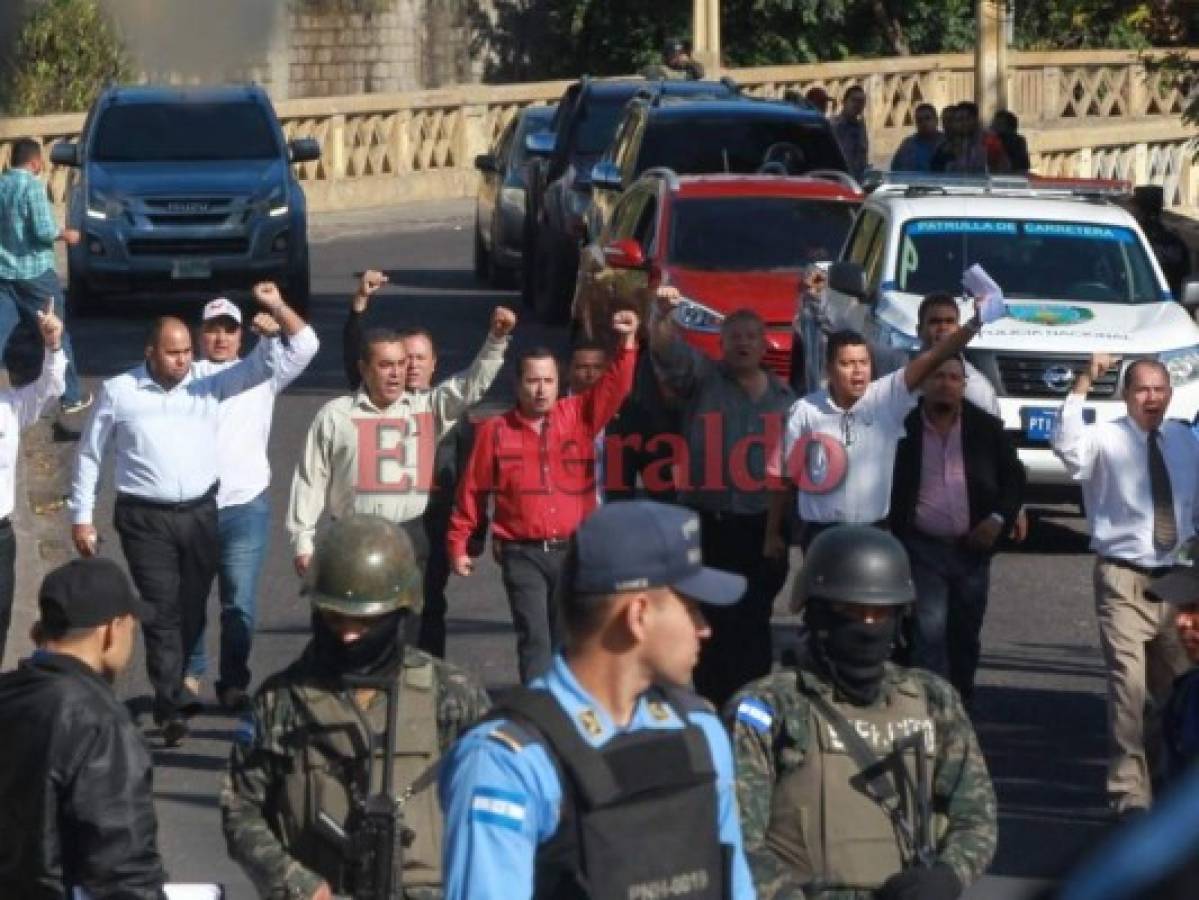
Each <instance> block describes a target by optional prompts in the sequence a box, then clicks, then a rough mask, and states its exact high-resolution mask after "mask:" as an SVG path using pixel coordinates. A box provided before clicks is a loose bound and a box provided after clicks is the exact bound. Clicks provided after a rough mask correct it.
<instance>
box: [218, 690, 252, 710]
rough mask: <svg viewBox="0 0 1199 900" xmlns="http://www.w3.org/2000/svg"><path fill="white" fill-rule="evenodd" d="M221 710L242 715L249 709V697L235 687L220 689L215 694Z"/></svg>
mask: <svg viewBox="0 0 1199 900" xmlns="http://www.w3.org/2000/svg"><path fill="white" fill-rule="evenodd" d="M217 702H219V703H220V704H221V709H223V710H224V711H225V712H230V713H243V712H247V711H248V710H249V709H250V695H249V694H247V693H246V692H245V691H243V690H242V689H241V688H237V687H227V688H222V689H221V690H220V691H219V692H218V693H217Z"/></svg>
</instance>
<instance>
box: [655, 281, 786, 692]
mask: <svg viewBox="0 0 1199 900" xmlns="http://www.w3.org/2000/svg"><path fill="white" fill-rule="evenodd" d="M680 299H681V297H680V294H679V292H678V290H677V289H675V288H673V287H663V288H660V289H659V290H658V297H657V308H656V314H655V317H654V321H653V324H652V325H651V328H650V349H651V351H652V353H653V359H654V363H655V364H656V365H657V366H658V370H659V376H660V378H661V379H662V382H663V384H664V385H665V387H666V388H667V389H668V390H669V391H671V392H672V393H673V394H674V395H675V396H677V397H678V398H680V400H681V401H682V404H683V412H682V428H681V429H680V433H681V434H682V440H683V442H685V447H686V453H685V454H684V455H685V457H686V459H678V460H676V462H678V463H680V464H679V465H677V466H676V470H675V474H676V477H677V478H678V480H679V483H678V484H677V485H676V486H677V488H678V496H679V503H681V504H683V505H685V506H688V507H690V508H691V509H694V510H695V511H696V512H698V513H699V516H700V522H701V523H702V529H701V534H702V535H703V554H704V559H705V560H707V561H709V562H711V563H712V565H714V566H716V567H717V568H721V569H727V570H729V571H732V572H737V573H738V574H740V575H744V576H745V578H746V581H747V583H748V586H747V587H746V591H745V596H744V597H743V599H742V601H741V603H740V604H738V605H737V606H736V607H735V608H734V607H729V608H727V609H725V608H707V607H705V608H704V616H705V617H706V618H707V619H708V622H709V624H710V625H711V626H712V638H711V639H710V640H709V641H708V642H707V643H706V644H705V645H704V646H703V648H702V650H701V651H700V657H699V665H698V666H697V667H696V669H695V688H696V690H697V691H699V692H700V693H701V694H703V695H704V696H705V697H707V698H708V699H709V700H711V701H712V702H713V703H715V704H716V705H717V706H719V705H721V704H722V703H724V701H725V700H726V699H728V697H730V696H731V695H732V694H733V692H734V691H736V690H737V689H738V688H740V687H741V686H742V685H744V684H746V683H748V682H750V681H752V680H753V679H755V678H759V677H761V676H762V675H765V674H766V673H767V672H769V671H770V663H771V646H770V612H771V607H772V606H773V604H774V597H775V595H776V594H777V593H778V592H779V591H780V590H781V589H782V586H783V582H785V581H786V579H787V557H786V555H785V554H783V555H781V556H779V557H771V558H767V557H766V556H765V555H764V554H763V546H764V543H765V536H766V511H767V508H768V499H769V494H768V492H767V490H766V477H767V473H766V457H767V448H768V447H769V446H774V445H777V443H778V442H779V441H780V439H781V436H782V423H783V419H784V416H785V415H786V412H787V410H788V408H790V406H791V404H792V403H793V402H794V400H795V396H794V395H793V394H792V393H791V389H790V388H789V387H787V385H785V384H784V383H783V382H782V381H780V380H779V379H778V378H776V377H775V376H774V375H773V374H772V373H770V372H769V371H767V370H766V369H765V368H763V367H762V357H763V356H764V355H765V353H766V333H765V326H764V325H763V323H762V319H761V317H760V316H759V315H758V314H757V313H756V312H754V311H753V310H749V309H742V310H738V311H737V312H734V313H732V314H731V315H729V316H728V317H727V318H726V319H725V320H724V321H723V322H722V323H721V329H720V348H721V359H720V360H719V361H716V360H712V359H709V358H708V357H707V356H705V355H704V354H703V353H701V352H699V351H698V350H696V349H695V348H693V347H691V346H689V345H687V344H686V343H684V342H683V340H682V339H681V337H680V336H679V334H678V330H677V326H676V324H675V320H674V314H673V313H674V308H675V306H676V305H677V304H678V302H679V300H680ZM646 437H647V439H648V438H649V436H646ZM647 449H653V448H647ZM713 452H715V453H718V454H719V458H715V459H714V458H712V457H713ZM648 486H649V485H647V487H648Z"/></svg>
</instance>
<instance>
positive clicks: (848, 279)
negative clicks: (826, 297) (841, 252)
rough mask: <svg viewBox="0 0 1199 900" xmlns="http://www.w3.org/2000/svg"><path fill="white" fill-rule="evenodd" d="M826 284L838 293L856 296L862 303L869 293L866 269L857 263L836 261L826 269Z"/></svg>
mask: <svg viewBox="0 0 1199 900" xmlns="http://www.w3.org/2000/svg"><path fill="white" fill-rule="evenodd" d="M828 286H829V287H830V288H832V289H833V290H834V291H836V292H837V293H839V294H847V295H848V296H850V297H856V298H857V299H858V300H861V301H862V302H863V303H865V302H866V295H867V294H868V293H869V291H868V289H867V286H866V270H865V269H863V268H862V267H861V266H860V265H858V264H857V263H851V262H836V263H833V264H832V266H831V267H830V268H829V270H828Z"/></svg>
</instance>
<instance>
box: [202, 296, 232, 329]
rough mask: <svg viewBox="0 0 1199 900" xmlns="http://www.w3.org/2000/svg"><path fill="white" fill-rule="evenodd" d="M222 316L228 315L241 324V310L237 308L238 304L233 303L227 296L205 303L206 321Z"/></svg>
mask: <svg viewBox="0 0 1199 900" xmlns="http://www.w3.org/2000/svg"><path fill="white" fill-rule="evenodd" d="M221 316H227V317H228V318H230V319H232V320H233V321H234V322H236V323H237V324H238V325H240V324H241V310H240V309H238V308H237V304H236V303H233V302H232V301H231V300H229V299H228V298H226V297H217V298H216V299H215V300H210V301H208V303H206V304H205V305H204V321H205V322H207V321H208V320H209V319H219V318H220V317H221Z"/></svg>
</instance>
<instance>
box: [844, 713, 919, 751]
mask: <svg viewBox="0 0 1199 900" xmlns="http://www.w3.org/2000/svg"><path fill="white" fill-rule="evenodd" d="M847 721H848V722H849V724H850V725H852V726H853V729H854V731H856V732H857V733H858V734H859V735H861V737H862V740H864V741H865V742H866V743H867V744H869V745H870V749H871V750H873V751H874V752H875V753H877V754H878V755H879V756H885V755H886V754H888V753H890V752H891V751H892V750H893V749H894V748H895V745H896V743H898V742H899V741H902V740H903V739H904V738H907V737H910V736H911V735H913V734H916V733H918V732H922V733H923V734H924V751H925V752H926V753H928V754H929V755H933V756H935V755H936V752H937V740H936V737H937V736H936V729H935V726H934V725H933V721H932V719H927V718H923V719H919V718H916V719H913V718H905V719H895V720H893V721H889V722H872V721H870V720H868V719H858V718H851V717H847ZM821 723H822V724H823V726H824V731H825V738H826V746H827V747H828V749H829V750H832V751H833V752H835V753H847V752H848V751H847V750H846V747H845V742H844V741H842V740H841V736H840V735H839V734H837V729H836V728H834V727H833V725H832V723H831V722H826V721H824V720H823V718H822V719H821Z"/></svg>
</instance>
